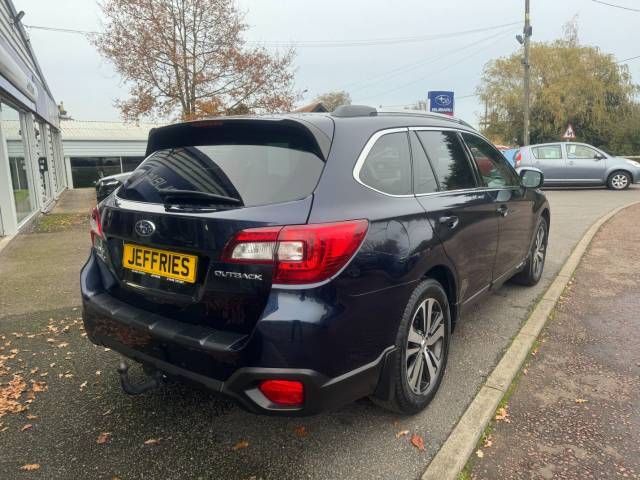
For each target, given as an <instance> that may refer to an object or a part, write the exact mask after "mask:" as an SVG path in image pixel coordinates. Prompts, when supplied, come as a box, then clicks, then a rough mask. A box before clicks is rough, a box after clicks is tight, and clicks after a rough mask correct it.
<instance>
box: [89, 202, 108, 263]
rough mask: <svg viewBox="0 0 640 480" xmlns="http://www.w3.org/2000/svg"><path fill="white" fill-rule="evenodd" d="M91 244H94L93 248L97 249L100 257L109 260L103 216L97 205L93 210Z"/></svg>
mask: <svg viewBox="0 0 640 480" xmlns="http://www.w3.org/2000/svg"><path fill="white" fill-rule="evenodd" d="M90 225H91V230H90V233H91V244H92V245H93V249H94V250H95V252H96V254H97V255H98V257H100V258H101V259H102V260H104V261H107V248H106V243H105V238H104V233H103V231H102V218H100V210H98V207H95V208H94V209H93V210H91V221H90Z"/></svg>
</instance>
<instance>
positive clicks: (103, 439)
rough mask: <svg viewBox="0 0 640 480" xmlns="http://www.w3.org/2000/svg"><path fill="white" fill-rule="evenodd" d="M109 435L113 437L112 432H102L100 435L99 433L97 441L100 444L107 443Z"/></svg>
mask: <svg viewBox="0 0 640 480" xmlns="http://www.w3.org/2000/svg"><path fill="white" fill-rule="evenodd" d="M109 437H111V432H102V433H101V434H100V435H98V438H96V443H97V444H98V445H102V444H103V443H107V441H108V440H109Z"/></svg>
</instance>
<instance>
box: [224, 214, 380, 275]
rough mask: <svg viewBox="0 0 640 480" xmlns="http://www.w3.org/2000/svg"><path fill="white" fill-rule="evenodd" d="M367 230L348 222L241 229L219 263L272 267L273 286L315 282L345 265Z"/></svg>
mask: <svg viewBox="0 0 640 480" xmlns="http://www.w3.org/2000/svg"><path fill="white" fill-rule="evenodd" d="M368 228H369V222H367V220H352V221H348V222H338V223H318V224H310V225H288V226H284V227H283V226H278V227H264V228H251V229H247V230H242V231H240V232H238V233H237V234H236V235H235V236H234V237H233V238H232V239H231V240H230V241H229V242H228V243H227V245H226V247H225V248H224V251H223V253H222V261H225V262H231V263H249V264H269V265H273V266H274V272H273V282H274V283H281V284H305V283H317V282H321V281H323V280H326V279H328V278H331V277H332V276H333V275H335V274H336V273H338V272H339V271H340V269H341V268H343V267H344V266H345V265H346V264H347V262H348V261H349V260H350V259H351V257H352V256H353V254H354V253H355V252H356V250H357V249H358V247H359V246H360V244H361V243H362V240H363V239H364V236H365V234H366V233H367V229H368Z"/></svg>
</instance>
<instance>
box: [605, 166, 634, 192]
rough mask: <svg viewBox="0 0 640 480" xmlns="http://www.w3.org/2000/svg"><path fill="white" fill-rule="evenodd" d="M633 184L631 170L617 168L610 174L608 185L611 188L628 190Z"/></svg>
mask: <svg viewBox="0 0 640 480" xmlns="http://www.w3.org/2000/svg"><path fill="white" fill-rule="evenodd" d="M630 185H631V175H629V172H624V171H622V170H617V171H615V172H613V173H612V174H611V175H609V178H608V179H607V187H609V189H610V190H626V189H627V188H629V186H630Z"/></svg>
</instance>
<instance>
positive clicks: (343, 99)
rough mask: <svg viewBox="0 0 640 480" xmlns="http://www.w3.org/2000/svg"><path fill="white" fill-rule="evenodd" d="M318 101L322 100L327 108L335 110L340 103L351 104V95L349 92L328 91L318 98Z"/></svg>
mask: <svg viewBox="0 0 640 480" xmlns="http://www.w3.org/2000/svg"><path fill="white" fill-rule="evenodd" d="M316 102H322V104H323V105H324V106H325V108H326V109H327V110H329V111H330V112H332V111H334V110H335V109H336V108H338V107H339V106H340V105H351V95H349V94H348V93H347V92H344V91H342V92H328V93H325V94H323V95H320V96H318V98H316Z"/></svg>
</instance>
